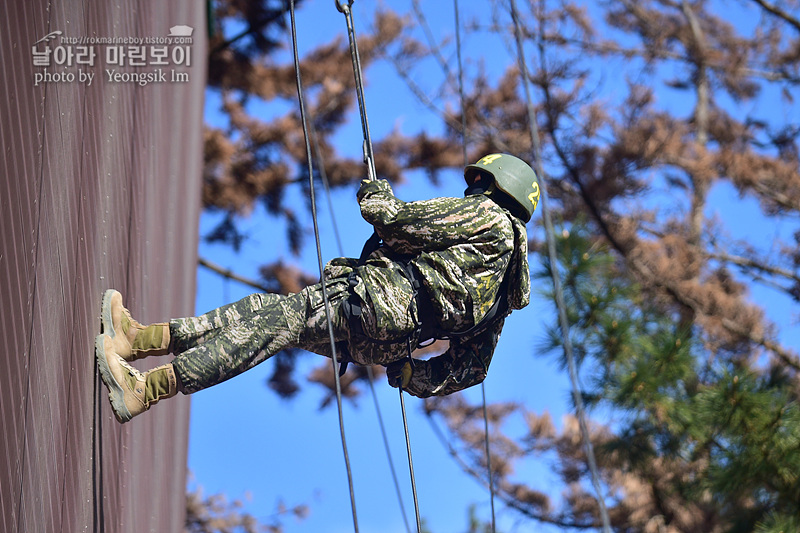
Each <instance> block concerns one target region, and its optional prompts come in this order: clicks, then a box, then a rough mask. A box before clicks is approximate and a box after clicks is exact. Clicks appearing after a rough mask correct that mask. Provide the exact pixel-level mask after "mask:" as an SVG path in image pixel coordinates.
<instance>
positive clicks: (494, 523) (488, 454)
mask: <svg viewBox="0 0 800 533" xmlns="http://www.w3.org/2000/svg"><path fill="white" fill-rule="evenodd" d="M453 10H454V11H455V19H456V20H455V24H456V55H457V57H458V95H459V98H460V99H461V153H462V155H463V159H464V166H465V167H466V166H467V165H468V164H469V160H468V159H467V115H466V106H465V104H466V97H465V96H464V66H463V63H462V61H461V23H460V21H459V13H458V0H453ZM481 397H482V399H483V430H484V443H485V447H486V470H487V474H488V477H489V502H490V504H491V508H492V533H495V532H496V531H497V520H496V518H495V511H494V476H493V475H492V454H491V451H490V446H489V416H488V413H487V409H486V385H485V383H484V382H483V381H482V382H481Z"/></svg>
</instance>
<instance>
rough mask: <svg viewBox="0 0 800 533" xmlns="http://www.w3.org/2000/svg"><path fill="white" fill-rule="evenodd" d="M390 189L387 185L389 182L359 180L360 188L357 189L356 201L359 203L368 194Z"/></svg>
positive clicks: (382, 180)
mask: <svg viewBox="0 0 800 533" xmlns="http://www.w3.org/2000/svg"><path fill="white" fill-rule="evenodd" d="M391 190H392V187H391V186H390V185H389V182H388V181H386V180H384V179H381V180H361V187H359V188H358V192H357V193H356V199H357V200H358V201H359V202H361V200H363V199H364V197H365V196H367V195H369V194H374V193H376V192H381V191H391Z"/></svg>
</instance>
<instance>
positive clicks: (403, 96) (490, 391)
mask: <svg viewBox="0 0 800 533" xmlns="http://www.w3.org/2000/svg"><path fill="white" fill-rule="evenodd" d="M386 3H387V4H389V5H391V6H392V7H393V8H395V9H396V10H398V11H400V12H410V10H411V8H410V2H408V1H405V0H404V1H399V0H391V1H387V2H386ZM461 4H462V5H461V9H462V23H463V22H464V21H465V20H467V19H469V18H470V17H471V16H479V15H481V13H480V11H479V6H480V5H483V3H468V2H461ZM465 4H466V5H465ZM372 5H373V4H372V3H370V2H362V1H359V0H356V2H355V3H354V8H353V9H354V16H355V21H356V28H357V31H360V32H361V33H363V32H364V29H363V28H364V24H366V23H368V22H369V21H371V19H372V16H371V14H370V11H371V10H372ZM422 5H423V9H424V10H425V14H426V16H427V17H428V21H429V23H430V24H431V28H432V30H433V31H434V32H435V33H436V34H437V35H439V36H440V37H441V36H442V35H450V36H452V35H453V33H454V25H453V24H454V22H453V5H452V3H450V2H436V3H434V2H423V3H422ZM344 32H345V22H344V17H343V16H342V15H341V14H340V13H339V12H338V11H337V10H336V8H335V2H334V0H325V1H323V0H307V1H306V2H304V3H303V7H302V9H300V10H299V11H298V37H299V46H300V53H301V54H303V53H304V52H305V51H308V50H309V49H311V48H313V47H314V46H315V45H317V44H319V43H323V42H327V41H329V40H331V39H333V38H334V37H335V36H336V35H344ZM345 39H346V37H345ZM287 44H288V43H287ZM507 44H508V43H503V42H500V41H499V40H497V39H495V41H488V40H484V39H478V38H476V37H475V36H471V37H469V38H468V39H467V42H465V61H466V64H467V68H468V69H472V71H473V72H474V71H475V69H477V68H479V65H480V66H482V68H485V69H486V70H487V71H489V72H492V71H493V70H494V71H496V72H495V73H496V74H499V73H500V69H501V68H503V67H504V66H505V65H507V64H508V63H509V59H508V57H509V56H508V48H507V46H506V45H507ZM498 57H500V58H501V59H500V60H497V58H498ZM286 58H287V60H288V58H290V56H288V55H287V56H286ZM343 68H348V69H349V68H350V65H349V64H348V65H343ZM613 68H614V65H613V64H609V65H604V66H602V67H600V66H598V74H599V75H600V76H601V77H604V76H605V77H608V76H611V75H612V74H613ZM367 79H368V86H367V95H366V104H367V108H368V113H369V117H370V126H371V128H372V132H373V138H380V137H381V136H382V135H383V134H384V133H385V132H387V131H389V130H391V129H392V128H394V127H396V126H397V127H400V128H402V130H403V131H404V132H405V133H410V134H411V133H416V132H417V131H419V130H420V129H422V128H425V129H428V130H429V131H433V132H434V133H435V132H439V131H440V130H441V120H440V119H439V118H437V117H435V116H433V115H432V114H431V113H430V112H429V111H428V110H427V108H425V107H424V106H423V105H422V104H420V103H419V102H418V101H417V100H416V99H415V98H414V97H413V95H411V94H410V93H408V92H406V91H402V90H398V89H397V87H402V84H401V82H398V80H397V79H396V77H395V75H394V73H393V72H392V71H391V69H390V68H389V67H386V66H379V67H376V68H374V69H371V70H370V71H369V72H368V73H367ZM427 85H428V86H430V87H432V86H434V85H435V83H434V82H431V83H428V84H427ZM664 99H665V105H681V103H680V102H679V101H677V100H675V101H672V97H671V95H669V94H668V93H665V95H664ZM217 104H218V101H217V100H216V95H214V94H213V93H209V94H208V101H207V115H208V120H209V121H210V122H212V123H213V121H214V120H218V115H217V114H216V111H215V110H216V108H217ZM689 112H690V109H689V108H688V107H687V109H686V110H685V113H689ZM782 112H784V113H788V114H789V116H788V119H789V120H793V121H794V122H795V123H796V122H798V111H797V110H791V109H789V110H785V109H784V110H783V111H782ZM339 140H340V142H339V150H340V151H341V152H342V153H347V154H350V155H353V156H357V155H358V154H360V147H361V129H360V125H359V122H358V117H357V115H354V116H353V118H352V120H351V122H350V124H348V125H347V126H346V127H345V128H344V129H343V131H342V132H341V133H340V134H339ZM463 189H464V185H463V181H462V178H461V176H460V175H459V174H458V173H455V172H453V173H445V174H444V175H443V176H442V181H441V185H440V187H433V186H431V185H430V184H429V183H428V182H427V181H426V180H424V179H419V180H412V181H410V182H409V184H408V185H404V186H400V187H397V188H396V189H395V193H396V194H397V196H398V197H400V198H401V199H403V200H407V201H410V200H416V199H424V198H430V197H433V196H461V194H462V192H463ZM300 194H301V191H300V190H299V188H298V189H297V190H294V191H290V193H289V195H288V197H287V202H289V203H290V204H292V205H297V206H302V205H303V204H304V202H305V198H303V197H301V196H300ZM713 198H714V201H713V202H712V205H711V206H710V207H709V211H708V213H707V215H709V216H712V215H714V216H719V217H721V218H723V219H724V220H725V221H726V223H727V224H731V225H732V226H731V228H732V229H733V230H735V232H736V233H737V234H740V235H741V236H746V237H748V238H751V237H752V238H754V239H755V238H758V237H759V236H760V235H761V236H763V235H765V234H767V235H775V234H779V235H786V234H787V232H790V231H793V228H794V226H795V225H796V224H795V223H794V222H786V223H781V224H778V225H776V224H774V223H773V222H770V223H769V225H767V224H766V220H765V219H764V218H763V217H761V215H760V214H759V210H758V207H757V206H756V205H755V203H754V202H750V201H747V200H746V199H745V200H744V201H742V200H741V199H739V198H738V196H737V194H736V193H735V192H734V191H732V190H729V189H726V188H725V187H720V188H717V189H715V190H714V192H713ZM318 202H319V211H320V214H319V220H320V225H321V240H322V248H323V261H327V260H329V259H330V258H332V257H335V256H337V255H339V251H338V250H337V248H336V240H335V238H334V235H333V232H332V227H331V224H330V212H329V210H328V207H327V204H326V203H325V201H324V196H322V195H319V196H318ZM334 205H335V210H336V212H335V216H336V219H337V222H338V225H339V228H340V231H341V233H342V236H343V242H344V248H345V249H344V255H347V256H357V255H358V254H359V252H360V249H361V245H362V243H363V241H364V240H365V239H366V238H367V237H368V236H369V234H370V233H371V229H370V227H369V226H368V225H367V224H366V222H364V221H363V220H362V219H361V218H360V215H359V212H358V207H357V203H356V201H355V189H354V188H353V189H347V190H340V191H335V192H334ZM298 210H299V211H300V210H302V208H301V209H298ZM218 220H219V216H218V215H213V214H205V215H204V216H203V217H202V221H201V228H200V232H201V235H202V234H205V233H207V232H208V231H209V229H210V228H212V227H213V226H214V224H215V222H217V221H218ZM540 225H541V215H540V214H537V215H535V217H534V221H533V222H531V224H530V225H529V231H538V230H539V229H540ZM243 226H244V227H245V228H246V229H245V232H246V233H248V234H249V236H250V239H248V241H246V242H245V243H244V245H243V248H242V251H241V253H239V254H233V253H232V252H231V251H230V250H229V249H228V248H227V247H225V246H221V245H210V244H206V243H201V245H200V250H199V253H200V256H202V257H205V258H207V259H210V260H212V261H214V262H216V263H218V264H221V265H223V266H225V267H227V268H231V269H233V270H235V271H236V272H237V273H239V274H241V275H244V276H248V277H251V278H256V277H257V274H258V267H259V266H260V265H262V264H264V263H266V262H271V261H275V260H278V259H281V258H283V259H285V260H286V261H293V260H294V258H293V257H291V256H290V254H289V252H288V251H287V250H288V248H287V243H286V239H285V231H284V227H283V225H282V224H281V223H280V222H279V221H277V220H276V219H274V218H270V217H268V216H266V215H265V214H264V213H263V212H262V211H260V208H257V209H256V211H255V212H254V213H253V215H252V216H251V217H249V218H247V219H245V220H243ZM310 237H311V236H309V244H310V242H311V241H310ZM536 262H537V259H536V258H534V257H532V258H531V264H532V268H536ZM300 263H301V265H302V266H303V268H304V269H305V270H306V271H309V272H317V266H316V256H315V254H314V250H313V246H308V249H307V253H306V254H305V255H303V257H301V258H300ZM250 292H251V289H249V288H248V287H244V286H242V285H240V284H238V283H236V282H233V281H229V280H224V279H222V278H220V277H219V276H217V275H215V274H213V273H211V272H209V271H207V270H205V269H202V268H201V269H199V270H198V293H197V309H196V310H197V312H198V313H202V312H205V311H207V310H209V309H212V308H215V307H218V306H220V305H223V304H225V303H228V302H231V301H235V300H237V299H239V298H241V297H244V296H246V295H247V294H249V293H250ZM754 295H755V297H757V298H759V299H769V302H770V306H773V305H774V306H781V307H776V308H778V309H785V310H786V312H785V313H784V315H785V316H786V317H788V320H787V321H786V326H787V329H786V330H785V333H784V335H792V336H793V337H795V338H796V337H797V328H796V320H794V319H793V316H792V313H793V312H794V311H793V309H792V308H791V306H790V305H789V304H788V303H787V302H785V301H782V300H780V299H778V298H776V297H775V296H774V294H772V293H771V292H769V291H764V290H761V289H758V290H757V291H756V292H754ZM552 312H553V310H552V307H551V305H550V303H549V302H545V301H542V300H541V298H537V297H534V299H533V301H532V304H531V305H530V306H529V307H527V308H526V309H524V310H522V311H517V312H515V313H514V314H513V315H512V316H511V317H510V318H509V319H508V320H507V322H506V327H505V330H504V332H503V336H502V338H501V340H500V344H499V345H498V348H497V351H496V356H495V359H494V361H493V363H492V367H491V370H490V373H489V377H488V378H487V380H486V394H487V399H488V401H489V402H498V401H513V402H519V403H522V404H524V405H525V406H526V407H527V408H528V409H529V410H531V411H534V412H537V413H541V412H543V411H549V412H550V413H551V414H552V416H553V418H554V420H555V421H556V423H559V421H560V418H561V416H562V415H563V414H564V413H566V412H567V409H568V405H569V396H570V392H569V385H568V381H567V378H566V375H565V374H564V373H563V372H561V371H560V370H559V368H558V366H557V364H556V363H555V361H554V359H553V358H552V357H537V356H536V354H535V349H534V348H535V346H536V345H537V344H538V343H539V342H540V341H541V338H542V335H543V325H544V324H546V323H550V322H551V321H552V320H553V315H552ZM327 362H328V361H327V359H324V358H322V357H320V356H316V355H313V354H308V355H306V356H304V357H303V358H302V360H301V363H300V368H299V369H298V376H299V377H300V379H301V380H303V376H304V375H305V374H306V371H307V370H309V369H311V368H313V367H315V366H317V365H319V364H320V363H327ZM271 371H272V363H271V362H269V361H268V362H265V363H263V364H262V365H260V366H259V367H257V368H255V369H253V370H250V371H248V372H246V373H245V374H243V375H241V376H239V377H237V378H235V379H233V380H230V381H228V382H226V383H223V384H221V385H219V386H216V387H214V388H212V389H209V390H206V391H202V392H200V393H198V394H195V395H194V396H193V397H192V421H191V430H190V431H191V435H190V450H189V469H190V471H191V472H192V475H193V480H191V481H190V485H192V486H194V485H201V486H202V487H203V488H204V491H205V493H206V494H211V493H216V492H224V493H226V494H227V495H228V496H229V497H230V498H231V499H237V498H245V497H247V498H248V501H247V503H246V509H247V510H248V511H249V512H251V513H252V514H254V515H255V516H256V517H260V518H265V517H268V516H269V515H270V514H272V512H273V511H274V509H275V507H276V506H277V503H278V501H283V502H284V503H285V504H286V505H287V506H293V505H297V504H301V503H304V504H308V505H309V506H310V510H311V514H310V515H309V517H308V518H307V519H305V520H303V521H299V522H295V521H294V520H292V519H289V520H287V526H288V527H287V532H289V533H295V532H296V533H305V532H320V531H325V532H331V533H336V532H339V531H342V532H345V531H352V530H353V525H352V517H351V513H350V499H349V494H348V485H347V477H346V472H345V468H344V460H343V456H342V449H341V443H340V440H339V427H338V418H337V414H336V410H335V409H334V408H329V409H325V410H323V411H319V410H318V406H319V403H320V400H321V398H322V391H321V390H319V387H316V386H314V385H311V384H307V383H302V382H301V384H302V385H303V386H304V391H303V392H302V393H301V394H300V395H298V397H297V398H295V399H293V400H289V401H286V400H281V399H279V398H278V397H277V396H276V394H274V393H273V392H272V391H271V390H270V389H268V388H267V386H266V379H267V378H268V377H269V375H270V373H271ZM376 392H377V399H378V402H379V403H380V406H381V410H382V414H383V417H384V420H385V423H386V425H387V430H388V432H389V440H390V443H391V447H392V455H393V458H394V460H395V463H396V469H397V471H398V476H399V478H400V482H401V485H402V489H403V493H402V497H403V500H404V502H405V507H406V513H407V516H408V520H409V522H410V523H411V524H412V526H413V507H412V496H411V490H410V487H409V483H408V477H409V476H408V468H407V463H406V452H405V440H404V436H403V427H402V421H401V418H400V407H399V400H398V394H397V390H396V389H393V388H391V387H389V386H388V385H387V384H386V383H385V381H383V380H380V381H379V382H377V383H376ZM466 394H467V397H468V398H469V399H470V400H471V401H473V402H475V403H478V402H480V394H481V391H480V388H479V387H476V388H473V389H471V390H469V391H467V393H466ZM420 406H421V402H420V401H419V400H417V399H415V398H413V397H409V396H406V408H407V411H408V417H409V426H410V427H409V430H410V434H411V440H412V447H413V456H414V468H415V474H416V481H417V490H418V495H419V502H420V512H421V515H422V516H423V518H424V519H425V520H426V522H427V525H428V527H429V528H430V529H431V530H432V531H433V532H434V533H460V532H462V531H465V530H466V529H467V507H468V506H469V505H471V504H473V503H475V504H477V506H478V507H477V511H478V513H479V515H480V516H481V517H483V518H487V519H488V517H489V516H490V514H489V494H488V492H487V491H486V490H485V489H483V488H482V487H481V486H479V485H478V484H477V483H475V482H474V481H473V480H471V479H469V478H467V477H465V476H464V475H463V474H462V473H461V471H460V469H459V468H458V466H457V465H456V464H455V463H454V462H453V461H452V460H451V459H450V458H449V457H448V455H447V450H446V449H445V448H444V447H443V446H442V445H441V443H440V442H439V441H438V439H437V438H436V437H435V435H434V433H433V431H432V429H431V427H430V425H429V423H428V421H427V419H426V417H425V416H424V415H423V414H422V412H421V410H420ZM344 420H345V431H346V436H347V444H348V448H349V453H350V460H351V466H352V471H353V474H354V489H355V494H356V506H357V510H358V520H359V529H360V531H362V532H373V531H380V532H387V533H393V532H402V531H405V526H404V523H403V520H402V518H401V516H400V511H399V509H398V504H397V496H396V494H395V490H394V487H393V484H392V480H391V477H390V473H389V469H388V466H387V459H386V454H385V451H384V445H383V442H382V440H381V437H380V433H379V430H378V425H377V418H376V415H375V409H374V406H373V403H372V399H371V397H370V396H369V392H368V391H365V394H364V395H363V396H362V397H361V398H359V399H358V405H357V406H354V405H353V404H352V403H351V402H347V401H346V402H345V404H344ZM510 430H511V431H512V433H513V432H514V431H516V432H517V433H519V432H521V431H522V421H520V420H511V421H510ZM548 466H549V465H548V462H547V459H546V458H539V459H536V460H531V461H527V462H526V463H524V464H523V465H521V466H520V469H519V470H518V471H517V472H516V475H517V476H518V477H520V478H521V479H526V480H534V481H533V484H534V485H536V486H539V487H547V486H554V485H555V484H556V481H557V480H556V479H555V477H554V476H553V475H552V474H551V473H550V472H549V469H548ZM497 509H498V531H524V532H527V531H548V529H547V528H544V527H543V526H540V525H537V524H535V523H530V522H528V523H524V524H520V523H519V522H518V517H517V515H516V514H514V512H513V511H508V510H504V509H503V506H502V505H500V503H499V502H497Z"/></svg>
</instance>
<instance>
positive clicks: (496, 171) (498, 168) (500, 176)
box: [464, 154, 539, 222]
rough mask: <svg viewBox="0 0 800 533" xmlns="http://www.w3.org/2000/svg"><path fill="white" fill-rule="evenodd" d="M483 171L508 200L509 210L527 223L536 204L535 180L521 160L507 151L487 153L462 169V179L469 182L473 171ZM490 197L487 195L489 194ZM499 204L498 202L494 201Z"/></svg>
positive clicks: (532, 172)
mask: <svg viewBox="0 0 800 533" xmlns="http://www.w3.org/2000/svg"><path fill="white" fill-rule="evenodd" d="M481 172H485V173H487V174H490V175H491V176H492V177H493V178H494V184H495V187H496V188H497V189H499V190H500V191H502V192H503V193H505V196H506V197H507V199H508V200H509V201H510V203H511V205H509V206H508V208H509V210H510V211H511V212H512V213H514V214H515V215H516V216H518V217H519V218H521V219H522V220H524V221H525V222H528V221H529V220H530V219H531V217H532V216H533V212H534V211H536V206H537V205H539V179H538V178H537V177H536V173H535V172H534V171H533V169H532V168H531V167H530V165H528V164H527V163H526V162H525V161H523V160H522V159H520V158H518V157H514V156H513V155H509V154H489V155H486V156H483V157H482V158H480V159H479V160H478V162H477V163H475V164H474V165H467V166H466V168H465V169H464V180H466V182H467V185H471V184H472V178H473V176H474V175H475V174H476V173H481ZM490 196H491V194H490ZM498 203H500V204H501V205H502V203H503V202H502V201H500V202H498Z"/></svg>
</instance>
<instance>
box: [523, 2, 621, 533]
mask: <svg viewBox="0 0 800 533" xmlns="http://www.w3.org/2000/svg"><path fill="white" fill-rule="evenodd" d="M510 8H511V18H512V20H513V21H514V34H515V37H516V41H517V58H518V61H519V68H520V74H521V76H522V85H523V87H524V89H525V99H526V102H527V107H528V122H529V123H530V133H531V140H532V142H533V149H534V154H533V157H534V165H536V172H537V173H538V175H539V188H540V189H541V195H542V215H543V219H544V225H545V235H546V239H547V252H548V256H549V258H550V271H551V274H552V278H553V291H554V292H555V297H556V307H557V309H558V321H559V325H560V327H561V335H562V338H563V344H564V355H565V356H566V359H567V367H568V369H569V378H570V383H571V385H572V396H573V399H574V401H575V410H576V412H577V416H578V424H579V426H580V430H581V437H582V440H583V446H584V451H585V453H586V459H587V462H588V464H589V471H590V473H591V478H592V486H593V487H594V490H595V494H596V500H597V504H598V506H599V508H600V516H601V519H602V522H603V531H604V532H605V533H610V532H611V526H610V522H609V518H608V510H607V509H606V504H605V499H604V498H603V490H602V488H601V486H600V475H599V473H598V471H597V462H596V460H595V455H594V447H593V446H592V441H591V439H590V437H589V428H588V426H587V424H586V413H585V410H584V406H583V398H582V397H581V392H580V384H579V382H578V371H577V368H576V366H575V357H574V355H573V352H572V341H571V339H570V337H569V321H568V320H567V312H566V309H565V303H564V294H563V291H562V289H561V278H560V277H559V274H558V262H557V261H558V259H557V256H556V245H555V239H554V230H553V222H552V220H551V218H550V210H549V206H548V201H547V187H546V183H545V181H546V180H545V179H544V170H543V168H542V163H541V161H542V153H541V152H542V149H541V143H540V139H539V128H538V125H537V124H536V114H535V112H534V110H533V99H532V98H531V94H530V89H529V87H528V69H527V66H526V64H525V53H524V50H523V47H522V30H521V28H520V22H519V17H518V16H517V6H516V1H515V0H511V4H510Z"/></svg>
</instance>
